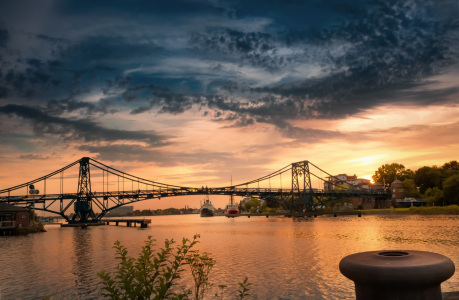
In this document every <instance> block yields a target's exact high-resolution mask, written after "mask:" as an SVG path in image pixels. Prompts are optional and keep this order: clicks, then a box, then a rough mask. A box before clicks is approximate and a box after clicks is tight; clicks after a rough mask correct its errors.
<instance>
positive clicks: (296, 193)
mask: <svg viewBox="0 0 459 300" xmlns="http://www.w3.org/2000/svg"><path fill="white" fill-rule="evenodd" d="M301 177H302V178H303V180H302V181H303V188H301V180H300V178H301ZM290 210H292V211H303V212H312V211H316V210H317V208H316V205H315V204H314V192H313V190H312V186H311V174H310V172H309V162H308V161H307V160H305V161H301V162H296V163H292V207H291V208H290Z"/></svg>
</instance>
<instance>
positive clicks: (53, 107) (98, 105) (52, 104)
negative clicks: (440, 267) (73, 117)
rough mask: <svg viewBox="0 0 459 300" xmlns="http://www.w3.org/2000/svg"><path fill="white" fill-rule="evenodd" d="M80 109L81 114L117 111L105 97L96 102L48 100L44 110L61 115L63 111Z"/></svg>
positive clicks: (112, 112)
mask: <svg viewBox="0 0 459 300" xmlns="http://www.w3.org/2000/svg"><path fill="white" fill-rule="evenodd" d="M74 111H80V112H81V114H82V115H87V116H90V115H94V114H102V115H104V114H108V113H111V114H114V113H116V112H117V110H116V109H114V108H113V105H112V103H111V102H110V101H109V100H107V99H100V100H99V101H98V102H94V103H93V102H85V101H77V100H73V99H65V100H55V99H52V100H49V101H47V102H46V112H47V113H50V114H52V115H61V114H63V113H65V112H74Z"/></svg>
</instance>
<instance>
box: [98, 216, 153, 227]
mask: <svg viewBox="0 0 459 300" xmlns="http://www.w3.org/2000/svg"><path fill="white" fill-rule="evenodd" d="M102 222H104V223H106V224H107V225H110V223H115V226H118V224H119V223H126V226H127V227H132V226H133V225H134V227H136V226H137V224H140V228H147V227H148V224H150V223H151V220H150V219H124V218H123V219H102Z"/></svg>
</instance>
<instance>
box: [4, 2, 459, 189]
mask: <svg viewBox="0 0 459 300" xmlns="http://www.w3.org/2000/svg"><path fill="white" fill-rule="evenodd" d="M458 51H459V2H458V1H457V0H433V1H424V0H400V1H397V0H371V1H370V0H368V1H364V0H361V1H360V0H325V1H324V0H320V1H319V0H308V1H300V0H282V1H281V0H278V1H277V0H270V1H246V0H240V1H237V0H236V1H222V0H181V1H180V0H168V1H147V0H144V1H142V0H130V1H121V0H111V1H94V0H91V1H88V0H40V1H36V0H15V1H7V0H0V151H1V152H0V164H1V174H0V176H1V187H2V188H5V187H8V186H11V185H15V184H18V183H21V182H24V181H25V180H26V179H34V178H37V177H39V176H41V175H44V174H46V173H49V172H51V171H54V170H55V169H58V168H60V167H63V166H65V165H67V164H69V163H71V162H73V161H75V160H77V159H79V158H80V157H83V156H89V157H92V158H94V159H97V160H99V161H101V162H104V163H106V164H107V165H110V166H114V167H117V168H120V169H122V170H124V171H126V172H130V173H133V174H135V175H139V176H143V177H146V178H151V179H153V180H157V181H161V182H166V183H172V184H184V185H194V184H197V185H199V186H201V185H209V186H216V185H221V184H228V183H229V180H230V176H231V175H232V176H233V181H234V182H235V183H237V182H243V181H246V180H250V179H253V178H257V177H260V176H263V175H266V174H267V173H268V172H270V171H274V170H277V169H279V168H281V167H283V166H285V165H287V164H289V163H291V162H295V161H300V160H310V161H312V162H313V163H315V164H316V165H318V166H320V167H322V168H323V169H325V170H327V171H329V172H330V173H335V174H336V173H349V174H357V175H358V176H361V177H364V176H366V177H369V176H371V175H373V174H374V171H375V170H376V169H377V168H378V167H379V166H380V165H382V164H384V163H392V162H398V163H402V164H404V165H405V166H406V167H407V168H411V169H416V168H418V167H420V166H424V165H434V164H437V165H441V164H443V163H444V162H447V161H450V160H457V159H459V157H458V153H459V100H458V99H459V98H458V96H459V79H458V78H459V68H458V67H459V66H458V59H459V54H458Z"/></svg>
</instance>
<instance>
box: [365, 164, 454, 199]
mask: <svg viewBox="0 0 459 300" xmlns="http://www.w3.org/2000/svg"><path fill="white" fill-rule="evenodd" d="M372 178H373V180H374V181H375V182H379V183H381V184H383V185H384V187H385V188H388V187H390V184H391V183H392V182H393V181H394V180H396V179H398V180H400V181H401V182H402V183H403V186H404V187H405V191H406V194H405V195H406V197H414V198H425V199H427V200H428V202H429V203H430V204H432V205H450V204H459V163H458V162H457V161H455V160H453V161H450V162H447V163H445V164H444V165H442V166H441V167H439V166H430V167H429V166H424V167H421V168H419V169H417V170H416V171H412V170H410V169H406V168H405V166H404V165H402V164H398V163H392V164H385V165H382V166H381V167H379V168H378V170H377V171H375V174H374V175H373V176H372Z"/></svg>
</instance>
